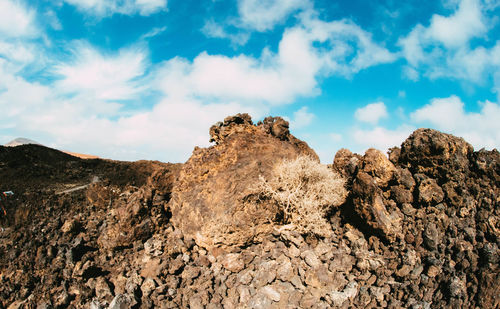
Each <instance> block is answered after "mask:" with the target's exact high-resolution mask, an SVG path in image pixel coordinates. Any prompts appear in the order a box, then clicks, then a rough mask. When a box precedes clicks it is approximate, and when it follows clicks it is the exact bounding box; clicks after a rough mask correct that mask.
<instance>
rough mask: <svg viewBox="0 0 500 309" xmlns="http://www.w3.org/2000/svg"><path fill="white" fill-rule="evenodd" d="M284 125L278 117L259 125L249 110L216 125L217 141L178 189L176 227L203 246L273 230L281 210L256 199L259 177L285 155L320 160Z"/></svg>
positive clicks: (198, 156)
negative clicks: (248, 113)
mask: <svg viewBox="0 0 500 309" xmlns="http://www.w3.org/2000/svg"><path fill="white" fill-rule="evenodd" d="M283 126H284V125H283V121H282V120H280V119H274V118H269V119H268V118H266V120H264V123H262V124H260V125H259V126H254V125H253V124H252V122H251V119H250V117H249V116H248V115H245V114H243V115H236V116H233V117H229V118H226V119H225V120H224V123H220V124H218V125H216V126H215V127H212V128H211V130H210V132H211V136H212V140H213V141H215V142H216V143H217V144H216V145H215V146H212V147H210V148H205V149H199V148H198V149H196V150H195V151H194V152H193V155H192V156H191V158H190V159H189V160H188V161H187V162H186V163H185V164H184V166H183V168H182V171H181V173H180V176H179V180H178V182H177V183H176V185H175V187H174V189H173V192H172V200H171V201H170V206H171V210H172V221H173V223H174V225H175V226H176V227H177V228H180V229H182V230H183V232H184V234H185V235H187V236H191V237H194V238H195V239H196V243H197V244H198V245H200V246H203V247H213V246H216V245H234V244H240V245H241V244H244V243H246V242H248V241H249V240H251V239H253V238H254V237H256V236H257V235H258V234H259V233H261V232H263V231H267V230H269V226H268V225H267V223H268V222H269V220H270V219H273V218H274V216H275V215H276V212H277V210H276V208H275V207H274V206H273V205H266V204H265V203H259V204H258V205H256V204H257V203H256V202H255V201H253V200H252V198H253V197H252V196H253V194H254V190H255V184H256V183H257V181H258V179H259V176H260V175H262V176H264V177H267V176H269V175H270V172H271V170H272V166H273V165H274V163H275V162H276V161H278V160H280V159H284V158H288V159H292V158H295V157H297V156H299V155H309V156H312V157H315V158H317V155H316V154H315V153H314V151H313V150H311V149H310V148H309V147H307V144H305V143H304V142H301V141H299V140H297V139H296V138H294V137H293V136H292V135H287V132H285V131H283V129H279V128H283Z"/></svg>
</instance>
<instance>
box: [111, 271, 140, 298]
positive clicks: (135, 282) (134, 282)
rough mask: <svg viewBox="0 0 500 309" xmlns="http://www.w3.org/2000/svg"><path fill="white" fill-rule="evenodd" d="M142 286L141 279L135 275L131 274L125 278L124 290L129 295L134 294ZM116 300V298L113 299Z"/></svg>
mask: <svg viewBox="0 0 500 309" xmlns="http://www.w3.org/2000/svg"><path fill="white" fill-rule="evenodd" d="M141 284H142V278H141V276H139V275H138V274H137V273H133V274H132V275H131V276H130V277H128V278H127V283H126V284H125V290H126V291H127V293H129V294H132V295H133V294H135V291H137V290H138V289H139V287H140V286H141ZM115 298H116V297H115Z"/></svg>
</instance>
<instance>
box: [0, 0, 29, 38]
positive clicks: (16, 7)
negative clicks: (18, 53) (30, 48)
mask: <svg viewBox="0 0 500 309" xmlns="http://www.w3.org/2000/svg"><path fill="white" fill-rule="evenodd" d="M0 35H1V36H2V37H4V38H14V37H33V36H35V35H37V30H36V27H35V12H34V11H33V10H32V9H29V8H28V7H26V6H25V5H24V4H23V3H22V2H20V1H12V0H2V1H0Z"/></svg>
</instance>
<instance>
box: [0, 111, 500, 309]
mask: <svg viewBox="0 0 500 309" xmlns="http://www.w3.org/2000/svg"><path fill="white" fill-rule="evenodd" d="M210 134H211V139H212V140H213V141H214V142H215V143H216V144H215V145H214V146H212V147H209V148H206V149H195V151H194V152H193V156H192V157H191V158H190V159H189V160H188V161H187V162H186V163H185V164H182V165H172V164H163V163H160V162H138V163H124V162H114V161H104V160H89V161H87V160H81V159H78V158H72V157H70V156H66V155H65V154H60V153H59V152H53V151H52V150H50V149H46V148H42V147H40V146H35V145H26V146H19V147H22V148H17V147H15V148H9V149H7V148H3V147H1V148H0V175H2V177H1V179H0V190H8V189H10V188H11V187H12V186H13V187H14V189H15V190H16V191H18V192H19V193H18V194H16V199H15V200H12V201H10V202H9V203H8V204H7V211H8V214H9V216H8V217H7V218H2V221H1V222H2V226H3V227H4V229H3V231H2V232H1V233H0V307H5V308H65V307H76V308H113V309H114V308H179V307H181V308H331V307H338V308H347V307H363V308H364V307H368V308H370V307H371V308H374V307H389V308H402V307H411V308H441V307H453V308H477V307H479V308H498V307H500V295H499V294H498V291H499V290H500V268H499V253H500V252H499V245H500V208H499V202H500V194H499V193H500V192H499V187H498V184H499V183H500V181H499V180H500V154H499V152H498V151H496V150H493V151H485V150H480V151H477V152H474V150H473V148H472V147H471V146H470V145H469V144H468V143H467V142H465V141H464V140H463V139H461V138H457V137H454V136H451V135H448V134H444V133H440V132H437V131H434V130H429V129H419V130H417V131H415V132H414V133H413V134H412V135H411V136H410V137H409V138H408V139H407V140H406V141H405V142H404V143H403V144H402V145H401V147H400V148H399V147H395V148H393V149H391V151H390V153H389V155H388V157H386V156H385V155H384V154H383V153H381V152H380V151H378V150H374V149H370V150H368V151H367V152H366V153H365V154H364V155H359V154H353V153H351V152H350V151H348V150H345V149H344V150H341V151H339V152H338V153H337V154H336V155H335V159H334V161H333V164H331V165H330V166H329V167H330V168H331V170H332V171H335V172H337V173H340V174H341V175H342V176H344V177H345V179H346V187H347V190H348V192H349V195H348V196H347V199H346V201H345V202H344V204H343V205H341V206H340V207H338V208H334V209H332V210H331V213H330V214H329V221H330V224H331V228H332V232H331V235H329V236H327V237H318V236H315V235H302V234H299V233H298V232H296V231H295V230H294V229H293V228H290V227H287V226H281V225H279V224H276V223H273V220H275V215H276V209H274V208H273V205H272V204H266V203H261V204H258V203H257V204H255V202H256V200H253V199H252V198H254V197H255V195H254V194H253V191H252V190H250V188H251V187H252V183H253V182H254V181H255V178H256V177H258V176H259V175H260V174H266V173H269V169H270V168H271V166H272V164H273V162H274V161H276V160H279V159H282V158H288V159H291V158H294V157H297V156H300V155H309V156H313V157H316V158H317V156H316V155H315V154H314V151H313V150H311V149H310V148H309V147H308V146H307V144H305V143H304V142H301V141H299V140H297V139H296V138H295V137H293V136H292V135H291V134H290V132H289V131H288V124H287V123H286V122H285V121H284V120H283V119H281V118H279V117H278V118H266V119H265V120H264V121H263V122H261V123H259V124H256V125H254V124H253V123H252V121H251V119H250V117H249V116H248V115H245V114H242V115H241V114H240V115H236V116H232V117H228V118H226V119H225V121H224V122H222V123H218V124H216V125H215V126H213V127H212V128H211V129H210ZM16 148H17V149H16ZM23 162H24V164H23ZM117 171H121V172H117ZM4 175H6V176H4ZM91 176H98V177H99V178H100V181H99V182H96V183H93V184H91V185H90V186H88V187H87V188H86V189H84V190H80V191H75V192H71V193H68V194H61V195H56V194H54V193H55V192H56V191H57V190H59V189H60V188H63V187H66V186H67V185H68V183H70V184H72V185H77V184H82V183H86V182H88V180H89V178H90V177H91ZM14 189H13V190H14ZM255 205H257V206H255ZM12 218H15V219H12ZM227 218H231V220H227ZM224 220H225V221H224ZM219 222H222V223H224V224H222V226H225V227H227V228H228V229H230V233H229V235H233V237H230V238H225V239H222V240H220V241H213V239H210V237H209V236H210V234H207V233H206V232H207V230H206V229H205V228H206V227H207V225H212V226H213V225H214V224H215V223H219Z"/></svg>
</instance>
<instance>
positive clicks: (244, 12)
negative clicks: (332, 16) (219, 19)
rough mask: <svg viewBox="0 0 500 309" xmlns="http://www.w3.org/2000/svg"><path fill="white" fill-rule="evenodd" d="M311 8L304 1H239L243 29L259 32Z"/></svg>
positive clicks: (307, 2)
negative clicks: (301, 10)
mask: <svg viewBox="0 0 500 309" xmlns="http://www.w3.org/2000/svg"><path fill="white" fill-rule="evenodd" d="M309 6H310V2H309V1H308V0H307V1H304V0H264V1H262V0H239V1H238V12H239V14H240V22H241V24H242V26H243V27H246V28H249V29H254V30H257V31H261V32H262V31H267V30H271V29H273V28H274V26H275V25H276V24H278V23H281V22H284V21H285V19H286V18H287V17H288V16H289V15H290V14H291V13H293V12H295V11H298V10H299V9H304V8H307V7H309Z"/></svg>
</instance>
